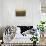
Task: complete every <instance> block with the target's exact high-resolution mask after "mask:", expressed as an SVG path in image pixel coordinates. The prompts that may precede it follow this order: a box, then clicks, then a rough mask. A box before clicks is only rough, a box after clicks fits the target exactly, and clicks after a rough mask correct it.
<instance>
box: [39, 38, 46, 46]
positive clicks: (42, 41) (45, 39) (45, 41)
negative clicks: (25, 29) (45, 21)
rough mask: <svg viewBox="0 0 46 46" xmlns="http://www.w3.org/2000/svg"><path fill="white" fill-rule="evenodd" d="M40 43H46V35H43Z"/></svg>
mask: <svg viewBox="0 0 46 46" xmlns="http://www.w3.org/2000/svg"><path fill="white" fill-rule="evenodd" d="M39 44H40V45H46V37H41V38H40V43H39Z"/></svg>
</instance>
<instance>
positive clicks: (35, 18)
mask: <svg viewBox="0 0 46 46" xmlns="http://www.w3.org/2000/svg"><path fill="white" fill-rule="evenodd" d="M19 8H20V9H25V10H26V16H25V17H16V14H15V11H16V9H19ZM2 16H3V20H2V22H3V23H2V25H3V26H5V25H33V26H36V25H37V24H38V22H39V20H40V1H39V0H3V15H2Z"/></svg>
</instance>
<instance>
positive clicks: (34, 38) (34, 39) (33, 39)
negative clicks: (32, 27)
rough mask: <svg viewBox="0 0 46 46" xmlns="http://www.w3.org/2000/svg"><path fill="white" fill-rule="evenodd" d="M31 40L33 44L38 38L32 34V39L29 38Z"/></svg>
mask: <svg viewBox="0 0 46 46" xmlns="http://www.w3.org/2000/svg"><path fill="white" fill-rule="evenodd" d="M31 41H33V45H36V43H37V41H38V38H37V36H35V35H34V36H33V37H32V39H31Z"/></svg>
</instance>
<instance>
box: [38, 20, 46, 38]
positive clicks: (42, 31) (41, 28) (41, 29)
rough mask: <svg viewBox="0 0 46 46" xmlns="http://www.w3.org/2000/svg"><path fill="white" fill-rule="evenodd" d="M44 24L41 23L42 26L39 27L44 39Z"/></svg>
mask: <svg viewBox="0 0 46 46" xmlns="http://www.w3.org/2000/svg"><path fill="white" fill-rule="evenodd" d="M44 24H45V22H43V21H40V24H39V25H37V29H38V30H40V32H41V34H42V37H44V27H45V26H44Z"/></svg>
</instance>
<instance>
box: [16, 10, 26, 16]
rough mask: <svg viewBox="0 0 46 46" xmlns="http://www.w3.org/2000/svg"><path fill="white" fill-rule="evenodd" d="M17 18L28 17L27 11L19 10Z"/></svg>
mask: <svg viewBox="0 0 46 46" xmlns="http://www.w3.org/2000/svg"><path fill="white" fill-rule="evenodd" d="M16 16H26V11H25V10H17V11H16Z"/></svg>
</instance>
